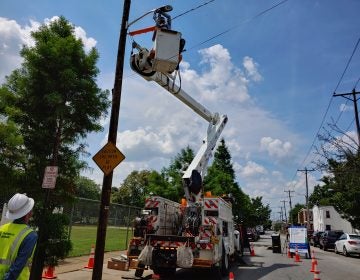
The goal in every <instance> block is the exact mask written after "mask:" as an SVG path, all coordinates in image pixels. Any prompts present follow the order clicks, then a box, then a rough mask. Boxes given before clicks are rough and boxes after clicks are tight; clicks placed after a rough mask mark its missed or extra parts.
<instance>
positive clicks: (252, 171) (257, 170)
mask: <svg viewBox="0 0 360 280" xmlns="http://www.w3.org/2000/svg"><path fill="white" fill-rule="evenodd" d="M267 173H268V172H267V170H266V168H265V167H264V166H262V165H260V164H257V163H256V162H253V161H248V162H247V163H246V165H245V166H242V167H241V168H240V176H242V177H252V176H257V175H260V174H267Z"/></svg>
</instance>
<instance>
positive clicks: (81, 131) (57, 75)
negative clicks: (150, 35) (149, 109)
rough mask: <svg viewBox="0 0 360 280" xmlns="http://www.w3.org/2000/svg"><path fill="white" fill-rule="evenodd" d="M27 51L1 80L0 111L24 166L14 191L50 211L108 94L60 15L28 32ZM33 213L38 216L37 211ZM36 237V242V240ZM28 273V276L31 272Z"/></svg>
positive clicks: (78, 164) (67, 191)
mask: <svg viewBox="0 0 360 280" xmlns="http://www.w3.org/2000/svg"><path fill="white" fill-rule="evenodd" d="M31 36H32V38H33V39H34V41H35V45H34V46H33V47H27V46H25V47H23V49H22V50H21V53H20V54H21V56H22V58H23V59H24V61H23V63H22V65H21V68H19V69H17V70H15V71H13V72H12V73H11V75H10V76H9V77H7V79H6V82H5V84H4V85H3V86H2V88H1V90H0V94H1V98H0V100H1V102H4V103H2V104H1V106H0V107H1V110H2V112H5V113H6V115H5V116H6V118H7V120H8V121H12V122H14V124H15V125H16V127H17V128H18V129H19V133H20V135H21V136H22V138H23V141H24V142H23V146H24V155H25V156H26V162H25V163H24V166H23V169H22V170H21V171H22V172H21V178H20V180H19V181H18V188H19V189H20V190H21V191H23V192H26V193H28V194H30V196H32V197H34V198H35V200H36V201H37V204H36V207H37V208H38V209H44V210H45V209H48V210H50V211H51V209H53V208H54V207H55V206H60V205H61V204H63V203H64V200H66V199H70V198H72V197H73V194H74V189H75V183H74V181H75V179H76V178H77V177H78V174H79V172H80V170H81V168H84V167H85V166H86V164H85V162H83V161H80V160H79V158H80V155H82V154H84V153H85V154H86V150H85V148H86V144H85V143H81V142H80V141H81V140H82V139H84V137H85V136H86V134H87V133H89V132H94V131H100V130H101V129H102V126H101V124H100V118H101V117H102V116H103V115H104V114H106V109H107V108H108V105H109V101H108V100H107V96H108V91H103V90H101V89H100V88H98V86H97V85H96V77H97V74H98V72H99V71H98V69H97V67H96V62H97V60H98V57H99V56H98V53H97V51H96V49H95V48H93V49H91V50H90V51H89V53H86V52H85V50H84V45H83V43H82V41H81V39H77V38H76V37H75V31H74V27H73V26H72V25H71V24H70V23H69V22H68V21H67V20H66V19H65V18H64V17H60V18H58V19H57V20H55V21H53V22H51V23H50V24H45V25H42V26H41V27H40V28H39V30H38V31H35V32H32V33H31ZM48 165H57V166H58V167H59V177H58V179H57V185H56V188H55V190H53V191H52V196H51V199H50V200H48V202H49V205H42V204H43V200H42V197H43V193H42V192H43V191H42V189H41V188H40V187H39V186H41V183H42V178H43V174H44V169H45V167H46V166H48ZM35 213H42V211H38V212H36V211H35ZM41 217H42V215H34V218H35V222H36V224H37V225H39V227H40V233H42V232H43V233H44V234H39V242H38V246H37V252H39V255H37V257H36V258H34V265H33V268H34V270H36V272H35V274H36V275H37V276H40V275H41V272H42V266H43V263H44V254H43V253H41V252H44V250H45V249H46V247H47V240H48V239H51V238H52V236H45V231H44V230H42V229H43V228H44V226H43V225H42V224H41V221H42V219H41ZM40 237H41V238H40ZM32 273H33V272H32Z"/></svg>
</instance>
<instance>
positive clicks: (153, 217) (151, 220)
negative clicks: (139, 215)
mask: <svg viewBox="0 0 360 280" xmlns="http://www.w3.org/2000/svg"><path fill="white" fill-rule="evenodd" d="M157 219H158V218H157V216H154V215H151V216H149V218H148V222H149V223H150V224H153V223H156V222H157Z"/></svg>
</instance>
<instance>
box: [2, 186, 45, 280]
mask: <svg viewBox="0 0 360 280" xmlns="http://www.w3.org/2000/svg"><path fill="white" fill-rule="evenodd" d="M33 207H34V200H33V199H32V198H30V197H28V196H26V194H20V193H16V194H15V195H14V196H13V197H12V198H11V199H10V200H9V202H8V204H7V208H8V209H7V212H6V218H7V219H9V220H12V222H10V223H7V224H4V225H2V226H1V227H0V279H3V280H15V279H19V280H25V279H26V280H27V279H29V277H30V269H29V263H30V261H31V258H32V255H33V252H34V248H35V245H36V242H37V238H38V236H37V233H36V232H35V231H34V230H33V229H31V228H30V227H29V225H28V223H29V220H30V218H31V217H32V209H33Z"/></svg>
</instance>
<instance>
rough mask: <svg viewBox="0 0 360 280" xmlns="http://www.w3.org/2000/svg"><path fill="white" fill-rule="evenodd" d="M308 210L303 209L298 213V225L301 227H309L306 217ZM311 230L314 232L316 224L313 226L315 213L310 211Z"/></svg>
mask: <svg viewBox="0 0 360 280" xmlns="http://www.w3.org/2000/svg"><path fill="white" fill-rule="evenodd" d="M306 212H307V211H306V209H305V208H302V209H300V211H299V212H298V224H300V225H307V224H308V221H307V215H306ZM309 220H310V221H309V229H310V230H313V229H314V224H313V213H312V210H311V209H309Z"/></svg>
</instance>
